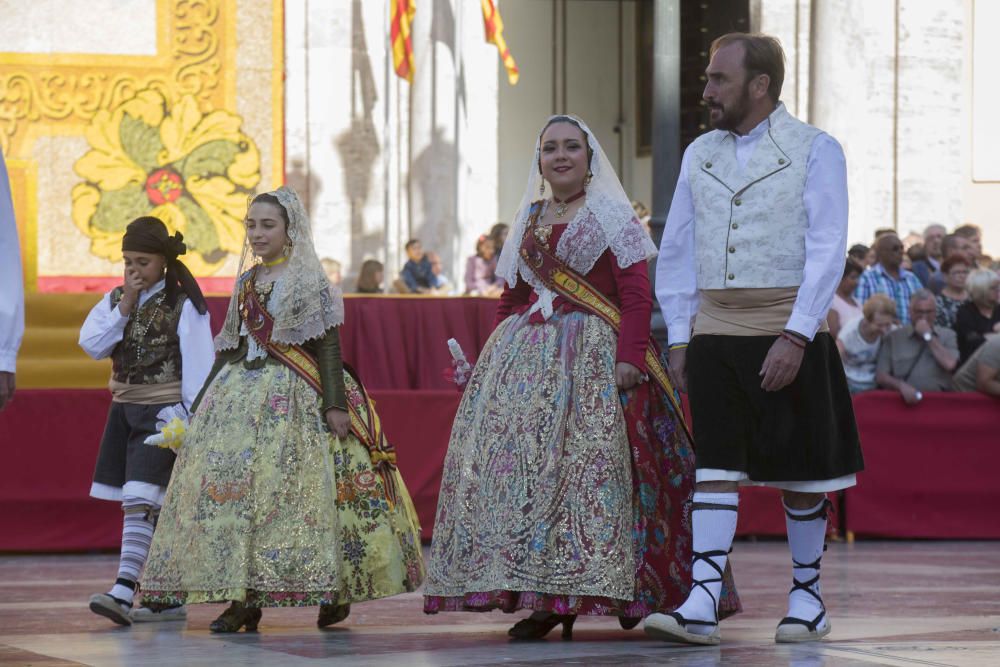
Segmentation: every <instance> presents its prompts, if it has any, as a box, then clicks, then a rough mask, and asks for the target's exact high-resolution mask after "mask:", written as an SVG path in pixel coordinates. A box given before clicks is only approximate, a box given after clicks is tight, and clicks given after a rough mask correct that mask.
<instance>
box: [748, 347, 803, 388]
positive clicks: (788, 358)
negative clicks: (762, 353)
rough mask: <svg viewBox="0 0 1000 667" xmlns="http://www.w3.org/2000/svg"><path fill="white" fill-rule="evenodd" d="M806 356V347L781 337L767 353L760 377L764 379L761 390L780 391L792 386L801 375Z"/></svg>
mask: <svg viewBox="0 0 1000 667" xmlns="http://www.w3.org/2000/svg"><path fill="white" fill-rule="evenodd" d="M804 354H805V348H804V347H800V346H798V345H796V344H795V343H792V342H790V341H787V340H785V339H784V338H780V337H779V338H778V340H776V341H774V344H773V345H771V349H770V350H768V351H767V356H766V357H765V358H764V365H763V366H761V368H760V373H759V375H760V376H761V377H762V378H764V380H763V381H762V382H761V383H760V388H761V389H763V390H764V391H778V390H779V389H784V388H785V387H787V386H788V385H790V384H791V383H792V381H793V380H795V376H797V375H798V374H799V367H800V366H801V365H802V357H803V355H804Z"/></svg>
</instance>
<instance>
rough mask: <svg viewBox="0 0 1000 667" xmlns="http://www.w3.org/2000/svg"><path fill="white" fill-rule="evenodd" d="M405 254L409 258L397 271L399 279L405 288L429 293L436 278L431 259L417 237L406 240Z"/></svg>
mask: <svg viewBox="0 0 1000 667" xmlns="http://www.w3.org/2000/svg"><path fill="white" fill-rule="evenodd" d="M406 256H407V257H408V258H409V259H408V260H407V262H406V264H404V265H403V270H402V271H400V272H399V279H400V281H402V283H403V285H404V286H405V289H406V290H407V291H408V292H411V293H414V294H429V293H430V291H431V290H432V289H434V287H435V285H436V283H437V280H436V279H435V278H434V271H433V270H432V269H431V261H430V259H429V258H428V257H427V255H425V254H424V246H423V245H422V244H421V243H420V241H419V240H417V239H410V240H409V241H407V242H406Z"/></svg>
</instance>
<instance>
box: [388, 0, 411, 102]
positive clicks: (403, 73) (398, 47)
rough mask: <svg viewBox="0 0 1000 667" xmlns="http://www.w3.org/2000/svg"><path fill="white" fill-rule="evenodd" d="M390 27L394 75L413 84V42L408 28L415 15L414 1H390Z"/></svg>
mask: <svg viewBox="0 0 1000 667" xmlns="http://www.w3.org/2000/svg"><path fill="white" fill-rule="evenodd" d="M391 1H392V11H391V13H390V16H391V17H392V25H391V27H390V28H389V40H390V42H391V43H392V65H393V67H394V68H395V69H396V74H398V75H399V76H400V77H401V78H403V79H406V80H407V81H409V82H410V83H413V42H412V40H411V39H410V33H411V30H410V27H411V26H412V25H413V15H414V14H415V13H416V11H417V8H416V0H391Z"/></svg>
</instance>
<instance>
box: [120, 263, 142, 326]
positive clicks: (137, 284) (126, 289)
mask: <svg viewBox="0 0 1000 667" xmlns="http://www.w3.org/2000/svg"><path fill="white" fill-rule="evenodd" d="M122 289H123V291H122V300H121V301H119V302H118V310H119V312H121V314H122V315H124V316H126V317H127V316H128V314H129V313H131V312H132V309H133V308H135V304H137V303H139V292H141V291H142V278H140V277H139V272H138V271H136V270H135V269H129V268H127V269H125V284H124V286H123V288H122Z"/></svg>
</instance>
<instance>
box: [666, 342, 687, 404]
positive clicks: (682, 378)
mask: <svg viewBox="0 0 1000 667" xmlns="http://www.w3.org/2000/svg"><path fill="white" fill-rule="evenodd" d="M667 365H668V366H669V368H667V373H668V374H669V375H670V380H671V381H672V382H673V383H674V387H676V388H677V391H679V392H682V393H684V394H686V393H687V390H688V384H687V368H686V365H687V347H678V348H675V349H673V350H670V351H669V352H668V353H667Z"/></svg>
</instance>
